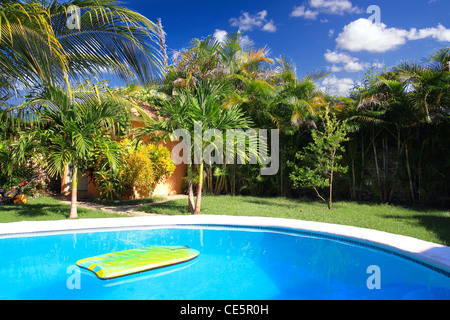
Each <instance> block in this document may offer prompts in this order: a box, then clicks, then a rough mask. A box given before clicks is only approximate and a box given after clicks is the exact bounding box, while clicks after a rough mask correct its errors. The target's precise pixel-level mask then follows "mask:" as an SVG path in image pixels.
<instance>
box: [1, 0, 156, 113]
mask: <svg viewBox="0 0 450 320" xmlns="http://www.w3.org/2000/svg"><path fill="white" fill-rule="evenodd" d="M70 6H76V7H78V8H79V14H80V16H79V18H80V19H79V20H80V25H79V26H80V28H79V29H76V28H75V29H74V28H72V29H70V28H68V27H67V22H68V19H69V18H70V17H71V15H70V12H68V8H70ZM157 34H158V27H157V25H156V24H154V23H153V22H152V21H150V20H149V19H147V18H146V17H144V16H142V15H140V14H139V13H136V12H134V11H132V10H129V9H127V8H125V7H122V6H121V5H120V4H118V3H117V2H116V1H114V0H70V1H65V2H63V3H59V1H57V0H54V1H47V0H42V1H32V0H19V1H17V0H5V1H2V2H1V3H0V112H2V113H4V114H7V115H9V119H10V120H11V119H12V118H14V117H17V116H21V115H22V114H21V112H26V111H29V110H26V111H24V110H21V109H19V108H17V107H14V106H12V105H11V104H10V103H8V99H9V98H11V97H12V96H17V95H19V94H20V92H19V91H20V90H25V91H27V90H30V89H31V88H33V87H42V86H47V85H49V86H55V85H59V86H61V87H64V88H66V90H68V91H69V92H70V87H71V83H73V82H75V83H77V82H80V81H84V80H85V79H86V78H89V77H92V76H101V75H106V74H109V75H111V74H113V75H116V76H118V77H120V78H122V79H124V80H127V81H138V82H140V83H148V82H149V81H152V80H153V79H155V78H160V77H161V76H162V72H163V67H162V62H161V57H160V52H159V50H158V48H157Z"/></svg>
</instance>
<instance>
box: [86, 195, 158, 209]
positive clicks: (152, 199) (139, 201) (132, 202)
mask: <svg viewBox="0 0 450 320" xmlns="http://www.w3.org/2000/svg"><path fill="white" fill-rule="evenodd" d="M161 200H164V198H163V197H156V196H155V197H150V198H143V199H127V200H116V201H106V200H96V199H94V200H92V202H94V203H98V204H103V205H107V206H114V207H120V206H135V205H139V204H149V203H153V202H156V201H161Z"/></svg>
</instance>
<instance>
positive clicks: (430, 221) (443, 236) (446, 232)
mask: <svg viewBox="0 0 450 320" xmlns="http://www.w3.org/2000/svg"><path fill="white" fill-rule="evenodd" d="M383 217H384V218H387V219H396V220H400V219H401V220H407V221H408V222H410V223H412V224H417V225H420V226H422V227H424V228H425V229H427V230H429V231H431V232H433V233H434V234H435V235H436V237H437V238H439V239H440V240H441V241H442V242H443V243H444V244H445V245H446V246H450V217H442V216H436V215H431V214H423V215H412V216H403V215H387V216H383Z"/></svg>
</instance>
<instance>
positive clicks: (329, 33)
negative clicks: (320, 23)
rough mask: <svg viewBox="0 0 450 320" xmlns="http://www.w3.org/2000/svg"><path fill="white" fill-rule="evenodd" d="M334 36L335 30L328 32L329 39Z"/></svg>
mask: <svg viewBox="0 0 450 320" xmlns="http://www.w3.org/2000/svg"><path fill="white" fill-rule="evenodd" d="M333 36H334V29H330V30H328V37H329V38H332V37H333Z"/></svg>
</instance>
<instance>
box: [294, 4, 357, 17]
mask: <svg viewBox="0 0 450 320" xmlns="http://www.w3.org/2000/svg"><path fill="white" fill-rule="evenodd" d="M362 12H363V11H362V10H361V9H360V8H358V7H356V6H353V4H352V3H351V2H350V1H349V0H309V1H308V2H307V5H301V6H296V7H294V9H293V10H292V12H291V14H290V15H291V17H302V18H304V19H310V20H315V19H317V16H318V15H319V14H320V13H326V14H334V15H343V14H344V13H362ZM325 20H326V19H325Z"/></svg>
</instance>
